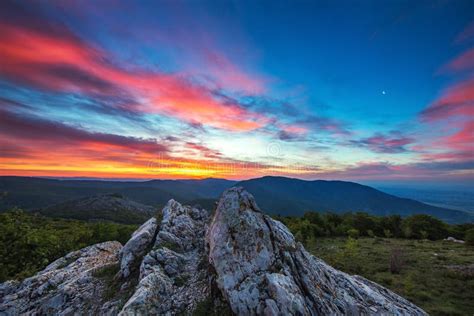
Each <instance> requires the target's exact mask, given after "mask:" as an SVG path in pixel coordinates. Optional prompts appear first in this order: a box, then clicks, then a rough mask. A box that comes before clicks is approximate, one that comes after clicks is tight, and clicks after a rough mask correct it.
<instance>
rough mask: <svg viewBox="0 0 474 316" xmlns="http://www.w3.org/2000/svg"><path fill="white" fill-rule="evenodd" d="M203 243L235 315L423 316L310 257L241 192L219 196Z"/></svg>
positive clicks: (393, 296) (382, 290)
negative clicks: (361, 315) (370, 315)
mask: <svg viewBox="0 0 474 316" xmlns="http://www.w3.org/2000/svg"><path fill="white" fill-rule="evenodd" d="M207 239H208V241H209V260H210V263H211V264H212V265H213V266H214V268H215V271H216V274H217V284H218V287H219V288H220V289H221V291H222V292H223V294H224V296H225V298H226V299H227V301H228V302H229V304H230V306H231V308H232V311H233V312H234V313H236V314H239V315H263V314H265V315H329V314H346V315H347V314H351V315H352V314H357V315H358V314H392V315H393V314H409V315H417V314H418V315H420V314H423V311H422V310H421V309H419V308H418V307H416V306H415V305H413V304H411V303H410V302H408V301H407V300H405V299H403V298H401V297H400V296H398V295H396V294H394V293H392V292H390V291H388V290H387V289H385V288H383V287H381V286H379V285H376V284H374V283H372V282H370V281H368V280H365V279H363V278H362V277H352V276H349V275H347V274H345V273H343V272H340V271H338V270H335V269H333V268H332V267H330V266H328V265H327V264H326V263H325V262H323V261H322V260H319V259H317V258H315V257H314V256H312V255H310V254H309V253H308V252H307V251H306V250H305V249H304V248H303V246H302V245H301V244H299V243H297V242H295V239H294V237H293V235H292V234H291V233H290V232H289V231H288V229H287V228H286V227H285V226H284V225H283V224H282V223H280V222H278V221H275V220H273V219H271V218H270V217H269V216H267V215H264V214H263V213H262V212H260V210H259V208H258V206H257V204H256V203H255V201H254V199H253V197H252V196H251V195H250V194H249V193H248V192H246V191H244V190H243V189H241V188H232V189H229V190H227V191H226V192H225V193H224V195H223V196H222V198H221V200H220V201H219V205H218V207H217V212H216V215H215V217H214V219H213V221H212V224H211V227H210V228H209V233H208V236H207Z"/></svg>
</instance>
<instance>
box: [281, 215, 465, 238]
mask: <svg viewBox="0 0 474 316" xmlns="http://www.w3.org/2000/svg"><path fill="white" fill-rule="evenodd" d="M275 219H277V220H279V221H281V222H282V223H284V224H285V225H286V226H287V227H288V228H289V229H290V230H291V232H292V233H293V234H294V235H295V237H296V238H297V239H298V240H300V241H302V242H306V241H307V240H308V239H310V238H315V237H331V236H349V237H352V238H357V237H359V236H367V237H384V238H410V239H429V240H440V239H444V238H447V237H449V236H451V237H454V238H457V239H463V240H464V239H465V240H466V241H467V242H468V243H471V242H472V243H474V223H466V224H458V225H449V224H447V223H445V222H443V221H441V220H439V219H437V218H435V217H433V216H430V215H425V214H417V215H412V216H408V217H405V218H402V217H401V216H400V215H389V216H373V215H370V214H368V213H365V212H356V213H345V214H336V213H316V212H308V213H305V214H304V215H303V216H302V217H291V216H275Z"/></svg>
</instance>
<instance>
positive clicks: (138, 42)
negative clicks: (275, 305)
mask: <svg viewBox="0 0 474 316" xmlns="http://www.w3.org/2000/svg"><path fill="white" fill-rule="evenodd" d="M1 6H2V7H3V8H2V10H1V11H2V13H1V14H0V18H1V19H0V21H1V24H2V29H4V30H5V31H4V32H2V33H3V34H2V35H0V36H1V37H2V43H3V44H2V45H1V46H2V47H1V51H0V57H1V58H0V60H1V61H0V63H1V64H0V65H1V66H2V67H0V95H1V99H0V106H1V111H2V112H3V114H4V115H3V116H2V119H0V120H1V123H2V124H1V125H2V126H3V128H1V127H0V133H1V134H0V146H1V147H0V148H2V151H1V152H0V154H2V156H1V157H0V159H1V161H0V171H1V172H2V173H3V174H10V175H34V176H87V177H110V178H183V177H184V178H189V177H209V176H212V177H226V178H236V179H238V178H249V177H255V176H262V175H270V174H272V175H287V176H294V177H299V178H306V179H317V178H337V179H351V180H358V181H382V182H384V181H385V182H389V181H392V182H397V183H398V182H406V183H410V182H411V183H414V182H416V183H419V182H433V181H440V180H442V181H449V182H450V183H467V184H471V183H472V179H473V172H472V168H473V166H474V163H473V160H474V159H473V152H472V148H473V124H474V123H473V106H474V96H473V94H474V93H473V91H474V80H473V75H474V72H473V70H474V49H473V45H474V3H473V2H472V1H415V2H414V1H383V2H381V1H259V2H254V1H210V2H205V1H141V2H136V1H112V0H109V1H96V2H88V1H72V2H62V1H58V2H54V1H53V2H49V1H48V2H46V1H38V2H28V1H17V2H8V1H6V2H3V3H2V4H1ZM2 51H3V52H2ZM32 52H36V53H32ZM58 134H59V135H62V136H58ZM50 148H55V149H56V150H55V151H54V152H53V153H49V152H48V150H49V149H50ZM47 152H48V153H49V154H48V155H45V153H47Z"/></svg>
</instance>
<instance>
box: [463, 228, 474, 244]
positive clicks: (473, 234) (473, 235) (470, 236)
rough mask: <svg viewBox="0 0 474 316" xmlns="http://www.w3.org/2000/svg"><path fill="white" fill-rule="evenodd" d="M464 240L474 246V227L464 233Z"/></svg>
mask: <svg viewBox="0 0 474 316" xmlns="http://www.w3.org/2000/svg"><path fill="white" fill-rule="evenodd" d="M464 241H465V242H466V243H467V244H468V245H470V246H474V228H471V229H469V230H467V231H466V233H465V234H464Z"/></svg>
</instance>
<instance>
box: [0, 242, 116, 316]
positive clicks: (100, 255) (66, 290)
mask: <svg viewBox="0 0 474 316" xmlns="http://www.w3.org/2000/svg"><path fill="white" fill-rule="evenodd" d="M121 248H122V245H121V244H120V243H119V242H116V241H108V242H104V243H101V244H96V245H93V246H89V247H86V248H84V249H81V250H78V251H74V252H71V253H69V254H68V255H66V256H65V257H62V258H60V259H58V260H56V261H54V262H53V263H51V264H50V265H49V266H47V267H46V268H45V269H44V270H43V271H41V272H39V273H37V274H36V275H35V276H33V277H31V278H28V279H25V280H24V281H23V282H21V283H20V282H15V281H8V282H5V283H3V284H1V285H0V315H19V314H33V315H36V314H40V315H72V314H91V313H98V311H99V310H100V309H101V308H102V305H103V302H102V300H101V299H100V298H101V297H102V293H103V291H104V288H105V286H106V284H104V282H103V280H102V279H101V278H98V277H96V276H95V274H96V272H98V271H100V270H101V269H105V268H107V267H110V266H113V265H116V264H117V263H118V254H119V251H120V249H121Z"/></svg>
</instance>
